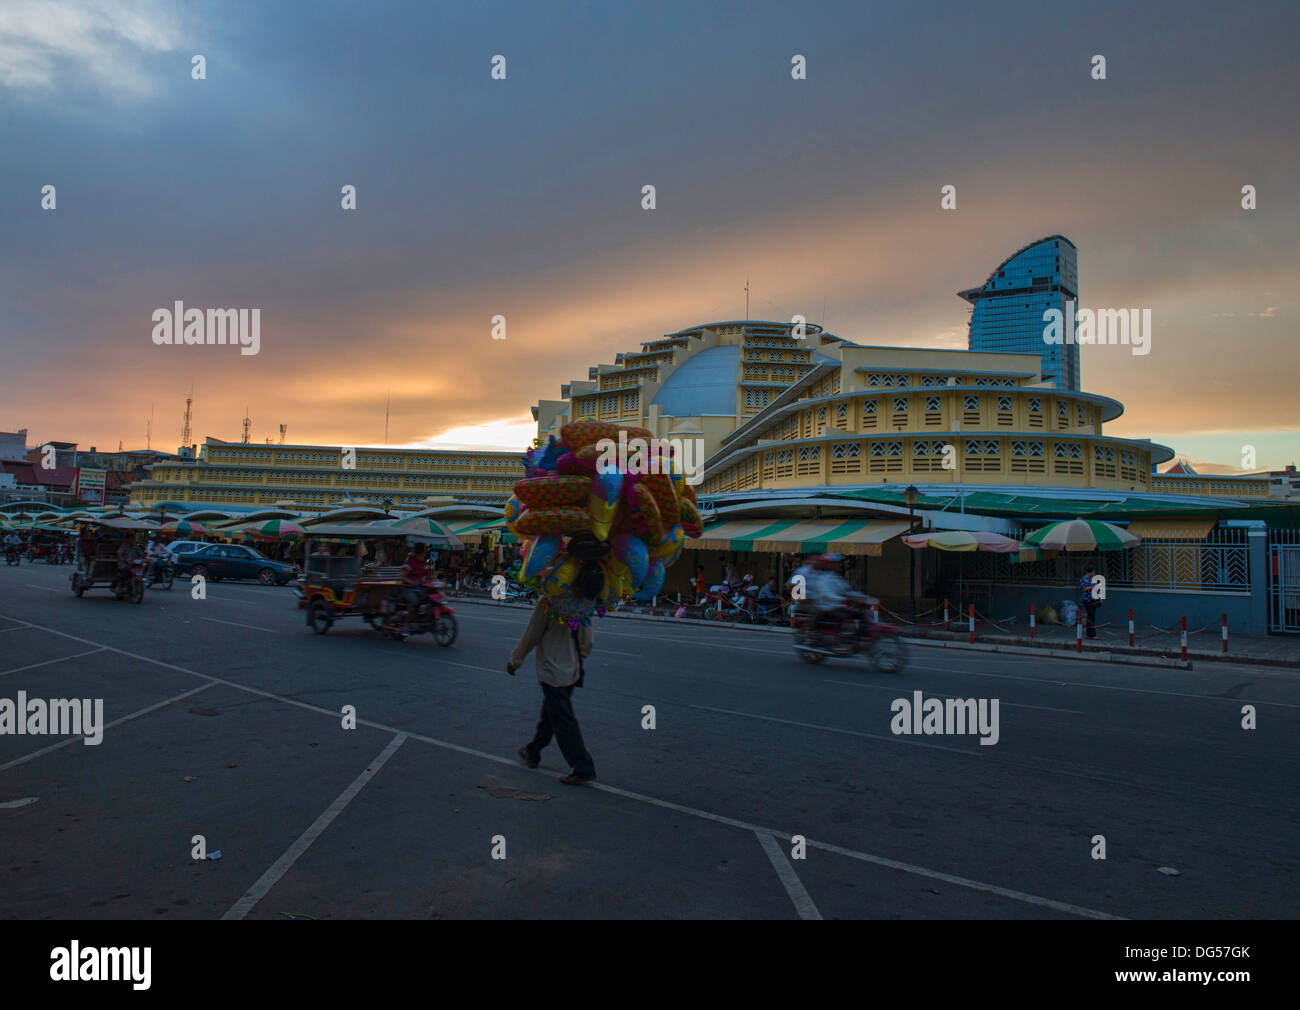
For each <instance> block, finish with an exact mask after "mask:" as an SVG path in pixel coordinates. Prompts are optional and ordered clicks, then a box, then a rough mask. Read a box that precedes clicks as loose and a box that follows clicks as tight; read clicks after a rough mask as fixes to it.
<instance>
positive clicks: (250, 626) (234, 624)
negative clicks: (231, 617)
mask: <svg viewBox="0 0 1300 1010" xmlns="http://www.w3.org/2000/svg"><path fill="white" fill-rule="evenodd" d="M199 620H200V621H211V622H212V623H213V624H229V625H230V626H231V627H232V628H248V629H249V630H250V631H265V632H266V633H267V634H270V635H278V634H279V632H278V631H277V630H276V629H275V628H259V627H258V626H257V625H256V624H240V623H238V622H237V621H219V620H217V619H216V618H215V617H200V618H199Z"/></svg>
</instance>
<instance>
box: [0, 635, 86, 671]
mask: <svg viewBox="0 0 1300 1010" xmlns="http://www.w3.org/2000/svg"><path fill="white" fill-rule="evenodd" d="M31 627H33V628H35V627H36V625H34V624H33V625H31ZM42 630H43V629H42ZM87 644H88V645H93V644H94V643H93V642H88V643H87ZM105 651H106V650H105V649H104V648H103V647H102V646H101V647H100V648H98V649H91V650H90V651H89V652H77V653H74V654H73V655H71V656H60V657H59V658H58V659H47V660H45V661H44V662H43V663H31V664H30V665H28V666H15V667H14V668H13V669H12V670H0V677H5V676H8V675H9V674H11V673H22V672H23V671H24V670H35V669H36V668H37V667H38V666H49V665H50V664H51V663H63V662H66V661H67V660H69V659H80V658H81V657H82V656H93V655H94V654H95V653H97V652H105Z"/></svg>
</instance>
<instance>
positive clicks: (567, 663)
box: [510, 599, 596, 687]
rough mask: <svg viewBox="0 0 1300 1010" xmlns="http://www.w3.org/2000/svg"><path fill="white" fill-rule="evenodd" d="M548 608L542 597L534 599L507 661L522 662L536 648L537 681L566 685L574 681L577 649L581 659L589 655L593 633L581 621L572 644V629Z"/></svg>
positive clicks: (514, 663) (577, 667)
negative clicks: (534, 603)
mask: <svg viewBox="0 0 1300 1010" xmlns="http://www.w3.org/2000/svg"><path fill="white" fill-rule="evenodd" d="M550 611H551V608H550V604H549V603H547V601H546V600H545V599H542V600H538V601H537V605H536V606H535V607H533V616H532V617H531V618H530V619H529V621H528V627H526V628H525V629H524V633H523V636H522V637H521V638H520V639H519V644H518V645H516V646H515V651H514V652H512V653H511V654H510V665H511V666H514V667H519V666H522V665H523V662H524V660H525V659H526V658H527V656H528V653H530V652H531V651H533V649H536V650H537V680H538V683H541V684H550V685H551V686H552V687H568V686H569V685H571V684H576V683H577V682H578V672H579V663H578V657H579V650H581V656H582V658H583V659H586V658H587V657H588V656H590V655H591V650H592V648H593V647H594V646H595V644H596V635H595V632H593V631H592V630H591V627H590V625H584V626H583V627H581V628H579V629H578V633H577V639H578V641H577V644H576V645H575V643H574V640H573V639H574V633H573V632H572V631H570V630H569V626H568V624H566V623H565V622H564V621H560V620H557V619H556V618H555V617H553V616H551V612H550Z"/></svg>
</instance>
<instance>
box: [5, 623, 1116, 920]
mask: <svg viewBox="0 0 1300 1010" xmlns="http://www.w3.org/2000/svg"><path fill="white" fill-rule="evenodd" d="M0 616H3V615H0ZM32 627H34V628H38V629H40V630H41V631H47V632H49V633H50V634H52V635H59V636H61V637H63V638H70V639H72V640H73V641H76V642H83V643H85V644H86V645H98V644H99V643H97V642H92V641H90V640H88V639H85V638H79V637H78V636H76V635H70V634H68V633H67V632H66V631H58V630H57V629H55V628H48V627H45V626H44V625H39V624H33V625H32ZM100 647H101V648H103V649H105V650H106V651H108V652H116V653H118V654H119V655H123V656H129V657H131V658H132V659H138V660H140V661H141V662H144V663H153V664H154V665H156V666H162V667H166V668H167V669H169V670H176V671H178V672H180V673H185V674H188V675H190V676H191V677H202V678H203V679H205V680H207V681H209V682H210V683H209V684H208V685H206V686H211V685H212V684H223V685H225V686H226V687H233V688H235V689H237V690H240V691H246V692H248V693H249V694H255V695H258V696H259V697H263V698H270V699H272V700H274V701H278V702H281V703H282V704H285V705H293V706H295V707H297V708H302V709H306V710H308V711H310V712H319V713H321V714H322V715H327V716H329V718H330V719H331V720H334V721H337V720H338V717H339V714H338V711H337V710H335V709H329V708H323V707H321V706H320V705H313V704H311V703H310V702H306V701H299V700H298V699H297V698H288V697H285V696H284V695H281V694H274V693H272V692H271V691H263V690H261V689H260V688H256V687H249V686H248V685H246V684H239V683H236V682H235V681H232V680H226V679H224V678H222V677H212V676H210V675H208V674H205V673H198V672H196V671H194V670H187V669H186V668H185V667H183V666H177V665H176V664H174V663H166V662H163V661H162V660H161V659H153V658H152V657H150V656H141V655H139V654H138V653H134V652H127V651H125V650H124V649H117V648H114V647H113V646H107V645H106V646H100ZM456 665H457V666H464V665H466V664H463V663H458V664H456ZM470 669H480V668H479V667H470ZM191 693H192V692H191ZM155 707H157V706H155ZM357 725H359V726H368V727H369V728H371V729H377V730H381V731H383V732H385V733H395V734H398V735H401V736H409V737H410V738H411V739H412V740H418V741H420V742H421V743H427V744H431V745H432V746H434V747H441V748H442V749H444V750H450V751H454V752H456V753H457V754H466V755H469V756H470V757H477V758H482V759H483V760H485V761H492V762H494V763H496V764H500V765H509V766H510V767H512V768H516V769H519V770H520V771H521V772H524V771H528V769H526V768H524V767H523V766H522V765H520V763H519V759H518V758H517V757H502V756H501V755H499V754H491V753H489V752H488V751H482V750H478V749H477V748H475V747H466V746H464V745H462V744H458V743H452V742H451V741H449V740H439V739H438V738H437V737H431V736H425V735H424V734H422V733H412V732H409V731H406V730H401V729H397V728H396V727H394V726H388V725H385V724H384V723H379V722H372V721H371V720H369V719H358V720H357ZM891 739H892V738H891ZM913 746H931V747H939V745H937V744H916V743H914V744H913ZM940 749H944V750H947V749H952V750H955V749H956V748H942V747H940ZM958 753H962V754H965V753H967V752H966V751H958ZM33 756H35V755H33ZM4 767H5V766H2V765H0V771H3V770H4ZM531 774H533V775H549V774H550V773H549V772H544V771H542V770H541V769H535V770H533V771H532V772H531ZM587 788H588V789H593V790H596V791H598V792H602V793H609V794H610V795H612V796H622V797H624V798H625V799H630V800H635V801H637V802H639V803H648V804H650V805H651V806H656V807H660V808H661V809H664V810H675V811H677V812H678V813H682V814H686V815H687V816H690V817H698V818H700V819H701V820H706V821H711V822H713V823H714V824H726V825H729V826H731V827H733V828H740V829H742V830H744V831H755V832H762V833H765V834H769V835H774V836H775V837H777V838H782V839H786V840H789V839H790V838H791V833H790V832H782V831H777V830H775V829H773V828H769V827H764V826H763V825H761V824H751V823H749V822H748V821H741V820H737V819H736V818H734V817H727V816H726V815H724V814H715V813H712V812H710V811H708V810H701V809H699V808H697V807H688V806H684V805H683V804H680V803H673V802H672V801H671V800H661V799H659V798H657V797H655V796H647V795H645V794H644V793H634V792H632V791H631V790H628V789H620V788H618V787H617V786H611V785H607V784H605V783H603V782H592V783H590V784H589V785H588V786H587ZM806 841H807V844H809V845H812V846H814V847H816V848H822V849H825V850H826V851H828V852H837V853H840V854H843V855H852V856H853V858H855V859H861V860H863V861H865V862H875V863H879V864H880V865H882V866H890V867H893V868H894V869H902V870H905V871H907V872H912V873H917V874H919V875H920V876H925V877H933V878H934V879H937V880H947V881H949V882H950V883H956V884H960V885H961V886H963V887H971V888H974V889H975V890H981V891H986V892H988V893H991V894H1001V895H1003V896H1005V897H1011V898H1013V899H1015V900H1020V901H1029V903H1030V904H1035V905H1041V906H1043V907H1048V908H1055V909H1057V910H1059V911H1065V912H1069V913H1070V914H1072V915H1082V916H1084V917H1086V918H1091V919H1118V918H1122V917H1121V916H1115V915H1110V914H1108V913H1106V912H1098V911H1095V910H1093V909H1087V908H1080V907H1079V906H1076V905H1069V904H1066V903H1064V902H1059V901H1054V900H1053V899H1051V898H1040V897H1038V896H1036V895H1030V894H1021V892H1019V891H1010V890H1007V889H1006V888H1001V887H997V886H996V885H994V884H982V883H980V882H979V881H976V880H967V879H966V878H965V877H953V876H950V875H948V874H942V873H939V872H938V871H935V870H928V869H926V868H925V867H923V866H915V867H914V866H912V865H911V864H908V863H898V862H895V861H894V860H889V859H884V858H883V857H881V856H873V855H871V854H870V853H866V852H855V851H854V850H852V849H843V848H840V847H839V846H833V845H830V844H829V843H823V842H814V841H813V839H811V838H807V839H806Z"/></svg>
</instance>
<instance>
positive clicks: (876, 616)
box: [871, 603, 880, 623]
mask: <svg viewBox="0 0 1300 1010" xmlns="http://www.w3.org/2000/svg"><path fill="white" fill-rule="evenodd" d="M871 619H872V621H873V622H875V623H879V622H880V604H879V603H873V604H872V605H871Z"/></svg>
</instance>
